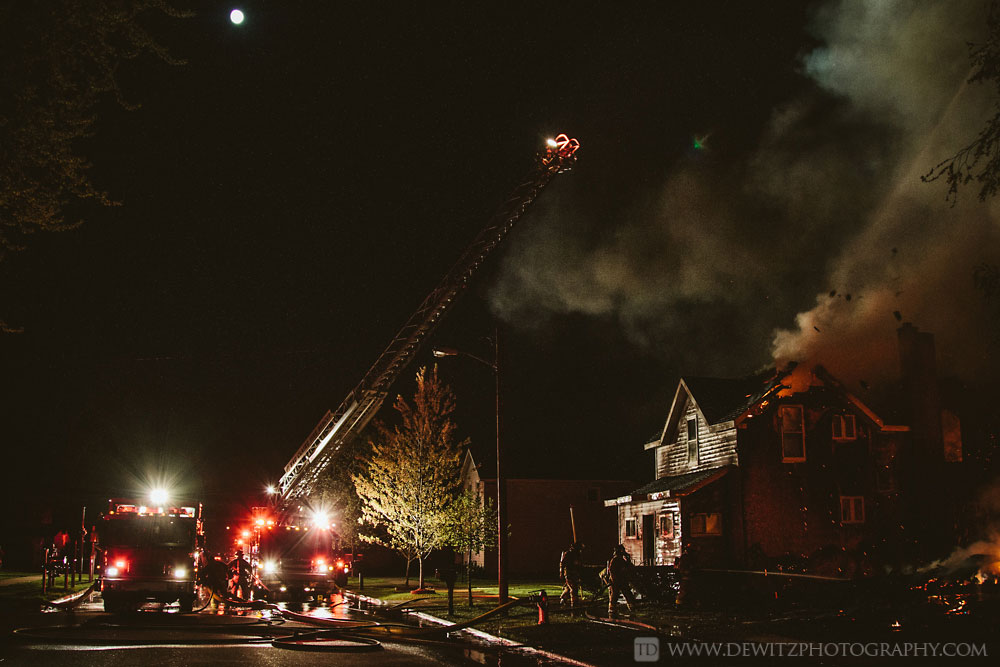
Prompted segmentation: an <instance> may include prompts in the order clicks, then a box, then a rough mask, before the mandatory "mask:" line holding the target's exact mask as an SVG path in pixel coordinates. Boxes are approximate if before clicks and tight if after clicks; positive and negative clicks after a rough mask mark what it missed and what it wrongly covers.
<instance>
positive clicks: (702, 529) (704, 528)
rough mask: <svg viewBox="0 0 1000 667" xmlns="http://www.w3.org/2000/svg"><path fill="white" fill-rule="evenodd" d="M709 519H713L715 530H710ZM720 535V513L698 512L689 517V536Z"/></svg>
mask: <svg viewBox="0 0 1000 667" xmlns="http://www.w3.org/2000/svg"><path fill="white" fill-rule="evenodd" d="M709 517H715V520H714V524H715V530H714V531H712V530H710V528H711V526H710V525H709ZM720 535H722V514H721V513H720V512H698V513H697V514H692V515H691V536H692V537H695V536H698V537H703V536H706V537H707V536H711V537H717V536H720Z"/></svg>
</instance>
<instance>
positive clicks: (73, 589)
mask: <svg viewBox="0 0 1000 667" xmlns="http://www.w3.org/2000/svg"><path fill="white" fill-rule="evenodd" d="M24 576H34V577H35V578H34V579H33V580H31V581H28V582H22V583H16V584H6V585H0V606H3V607H7V608H9V607H14V606H30V605H37V604H41V603H42V602H44V601H46V600H55V599H58V598H61V597H63V596H64V595H69V594H70V593H77V592H79V591H84V590H87V588H89V587H90V584H91V583H92V582H89V581H87V580H86V577H84V580H83V581H79V580H77V583H76V585H75V586H73V585H71V586H70V587H69V588H68V589H64V588H63V580H62V577H59V578H58V579H56V582H55V585H54V586H52V587H51V588H50V589H49V590H48V591H46V592H45V594H44V595H43V594H42V576H41V574H40V573H37V572H4V573H3V576H2V577H0V582H2V580H3V579H13V578H15V577H24Z"/></svg>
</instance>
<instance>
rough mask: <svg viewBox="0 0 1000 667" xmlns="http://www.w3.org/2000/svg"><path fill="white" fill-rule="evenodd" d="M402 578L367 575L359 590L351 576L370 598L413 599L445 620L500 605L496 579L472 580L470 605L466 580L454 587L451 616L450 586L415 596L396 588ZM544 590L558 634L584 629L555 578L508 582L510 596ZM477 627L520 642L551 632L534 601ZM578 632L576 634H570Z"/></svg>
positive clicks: (417, 607)
mask: <svg viewBox="0 0 1000 667" xmlns="http://www.w3.org/2000/svg"><path fill="white" fill-rule="evenodd" d="M403 583H404V580H403V578H402V577H366V578H365V587H364V590H363V591H357V580H356V579H352V580H351V582H350V585H349V587H350V588H351V589H352V590H355V591H357V592H360V593H362V594H364V595H367V596H368V597H373V598H378V599H380V600H383V601H385V602H387V603H389V604H390V605H395V604H400V603H402V602H405V601H407V600H413V601H414V604H413V606H412V609H414V610H416V611H421V612H426V613H428V614H431V615H432V616H437V617H438V618H441V619H446V620H449V621H452V622H456V623H458V622H461V621H465V620H468V619H471V618H475V617H477V616H480V615H481V614H484V613H486V612H487V611H490V610H491V609H493V608H494V607H496V605H497V590H498V588H497V583H496V581H495V580H486V579H473V581H472V595H473V605H472V606H471V607H470V606H469V602H468V594H467V589H466V586H465V582H464V581H463V582H459V583H458V584H456V587H455V613H454V614H453V615H450V616H449V615H448V589H447V587H446V586H444V585H443V584H442V583H441V582H440V581H437V580H434V581H432V582H431V581H426V582H425V586H428V587H430V586H433V587H434V588H435V591H436V592H435V593H431V594H424V595H413V594H412V593H410V592H407V591H397V590H396V589H397V588H403ZM410 584H411V586H410V588H416V586H417V584H416V582H415V581H414V580H413V579H411V580H410ZM540 590H544V591H545V592H546V594H547V595H548V598H549V615H550V623H551V626H552V628H553V629H554V628H561V630H560V631H559V634H562V633H563V631H564V630H567V629H570V628H577V627H579V629H580V631H581V632H585V630H584V626H583V618H582V615H581V616H580V617H577V618H574V617H572V616H571V615H570V614H569V610H568V609H563V608H561V607H560V606H559V593H560V591H561V590H562V584H561V583H560V582H558V581H556V580H553V579H523V580H522V579H517V580H513V581H511V582H510V583H509V585H508V591H509V593H510V595H511V597H515V598H527V597H528V596H530V595H532V594H535V593H538V591H540ZM584 602H585V603H587V602H590V597H589V596H585V597H584ZM597 604H598V606H599V607H600V606H604V607H605V608H606V605H607V598H606V597H603V598H600V602H599V603H597ZM475 627H476V628H477V629H479V630H482V631H484V632H488V633H490V634H495V635H500V636H504V637H508V638H510V639H514V640H517V641H522V642H524V641H529V642H530V641H533V640H537V639H538V635H539V633H540V632H542V633H544V634H551V632H550V631H547V630H545V629H544V628H542V629H539V628H538V608H537V607H536V606H535V605H534V604H530V603H526V604H524V605H523V606H517V607H514V608H513V609H512V610H511V611H510V612H508V613H507V614H506V616H505V617H496V618H491V619H488V620H486V621H484V622H483V623H482V624H478V625H476V626H475ZM571 634H575V633H571Z"/></svg>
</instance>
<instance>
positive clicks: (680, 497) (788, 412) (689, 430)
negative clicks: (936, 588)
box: [605, 324, 961, 570]
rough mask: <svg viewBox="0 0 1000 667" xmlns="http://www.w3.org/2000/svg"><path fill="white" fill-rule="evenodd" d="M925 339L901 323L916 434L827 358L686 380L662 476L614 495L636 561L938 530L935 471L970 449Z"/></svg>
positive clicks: (754, 553) (801, 553) (746, 560)
mask: <svg viewBox="0 0 1000 667" xmlns="http://www.w3.org/2000/svg"><path fill="white" fill-rule="evenodd" d="M928 336H929V334H921V333H919V332H917V331H916V329H915V328H914V327H912V325H908V324H907V325H904V326H903V327H902V328H901V329H900V330H899V337H900V344H901V350H902V354H901V357H902V360H903V367H904V373H903V377H904V387H905V395H906V397H907V400H908V402H909V403H910V405H912V406H917V407H916V408H915V409H914V410H913V411H912V412H910V414H911V415H917V418H916V419H912V420H911V419H908V421H910V423H911V424H914V428H913V429H912V430H913V431H914V432H913V433H911V428H910V426H906V425H893V424H891V423H888V422H887V421H886V420H884V419H883V418H882V417H881V416H880V415H879V414H877V413H876V412H875V411H874V410H872V409H871V408H870V407H868V406H867V405H865V404H864V403H863V402H862V401H861V400H860V399H859V398H858V397H857V396H855V395H853V394H852V393H851V392H849V391H847V390H846V389H845V388H844V386H843V385H842V384H841V383H840V382H839V381H837V380H836V379H835V378H833V377H832V376H831V375H830V374H829V373H827V372H826V371H825V370H824V369H823V368H822V367H820V366H816V367H814V368H812V369H806V368H805V367H796V368H792V369H790V370H788V371H785V372H776V371H770V372H766V373H762V374H758V375H755V376H753V377H749V378H744V379H718V378H694V377H689V378H683V379H681V381H680V382H679V384H678V387H677V391H676V393H675V396H674V400H673V403H672V405H671V407H670V411H669V414H668V416H667V420H666V422H665V424H664V426H663V430H662V432H661V433H660V434H659V436H658V437H656V438H654V439H652V440H651V441H650V442H648V443H646V445H645V449H647V450H653V451H654V454H655V464H654V465H655V470H656V479H655V481H653V482H650V483H649V484H646V485H645V486H642V487H640V488H638V489H636V490H634V491H632V492H631V493H630V494H628V495H623V496H620V497H618V498H615V499H612V500H607V501H605V504H606V505H607V506H608V507H616V508H617V510H618V532H619V539H620V540H621V542H622V543H623V544H625V546H626V548H627V549H628V550H629V553H630V554H631V556H632V558H633V560H634V561H635V562H636V563H643V564H649V565H671V564H674V563H675V561H676V560H677V559H678V558H679V557H680V556H681V555H682V554H685V555H686V557H687V556H690V557H691V559H692V561H693V562H696V563H697V564H698V565H699V566H701V567H704V566H723V565H739V566H747V565H749V566H755V565H763V564H766V563H773V562H775V561H776V560H780V559H782V558H803V557H810V556H816V555H817V554H819V555H822V554H824V553H827V554H830V553H834V552H840V553H845V552H851V551H853V552H855V554H863V556H861V555H857V559H858V560H861V559H862V558H864V559H865V560H867V559H869V558H870V557H871V551H872V550H873V549H876V550H879V549H881V550H882V552H883V553H882V554H880V555H882V556H886V554H887V553H888V551H889V549H888V548H887V545H889V544H891V543H894V544H897V545H902V544H903V542H904V541H906V540H909V543H910V544H911V545H912V544H914V543H916V542H918V541H919V540H920V539H921V536H926V535H930V534H933V533H935V530H936V529H938V528H940V527H941V526H942V523H941V522H942V521H943V516H944V515H943V510H942V509H941V507H942V503H941V502H939V501H936V500H934V498H935V496H933V495H932V494H930V493H928V488H929V487H928V486H927V484H926V482H927V481H928V480H929V479H930V478H931V477H932V476H933V475H935V474H936V475H938V477H937V481H939V482H940V481H941V480H944V479H946V474H947V471H946V470H944V468H947V466H946V465H945V463H946V462H949V461H960V460H961V435H960V429H959V426H958V423H957V419H956V418H955V417H954V415H953V414H952V413H948V412H947V411H946V414H945V418H944V421H945V426H946V428H944V429H942V419H941V414H942V411H941V407H940V400H939V398H938V396H937V393H936V389H934V390H929V389H928V386H929V385H931V384H932V383H936V379H935V377H934V375H933V367H931V369H930V371H929V372H922V371H918V370H916V369H917V368H918V367H919V365H920V364H925V365H926V362H927V361H928V357H929V360H930V362H933V357H934V353H933V339H932V338H930V339H928ZM928 340H929V345H930V348H929V350H928V347H927V345H928ZM901 497H906V498H907V499H908V501H909V502H908V503H907V504H905V505H904V504H903V503H901V501H900V498H901ZM928 524H929V525H930V527H929V528H928V529H927V530H926V531H924V528H923V527H924V526H925V525H928ZM937 532H939V533H941V532H943V533H944V534H945V535H947V534H948V532H949V531H947V530H944V531H937ZM891 557H892V556H888V558H891ZM899 557H900V556H899V555H898V554H897V555H896V556H895V558H897V559H898V558H899ZM818 561H819V559H817V562H818ZM840 569H841V570H843V568H840Z"/></svg>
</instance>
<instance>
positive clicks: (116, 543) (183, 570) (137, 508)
mask: <svg viewBox="0 0 1000 667" xmlns="http://www.w3.org/2000/svg"><path fill="white" fill-rule="evenodd" d="M108 502H109V507H108V511H107V513H106V514H104V515H103V516H102V517H101V523H100V526H99V527H98V530H97V541H98V545H99V548H100V550H101V552H102V554H103V559H102V561H103V564H102V568H101V572H100V579H101V595H102V597H103V598H104V610H105V611H108V612H124V611H131V610H135V609H137V608H138V607H139V606H140V605H141V604H142V603H143V602H147V601H155V602H164V603H169V602H178V603H179V604H180V608H181V611H191V610H192V608H193V606H194V601H195V599H196V597H197V594H198V590H197V587H196V586H197V584H196V582H197V579H198V567H199V565H200V563H201V560H202V547H203V544H204V530H203V527H202V516H201V504H200V503H199V504H191V505H186V506H177V507H173V506H170V505H166V504H159V503H147V504H142V503H140V502H136V501H134V500H128V499H111V500H109V501H108Z"/></svg>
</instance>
